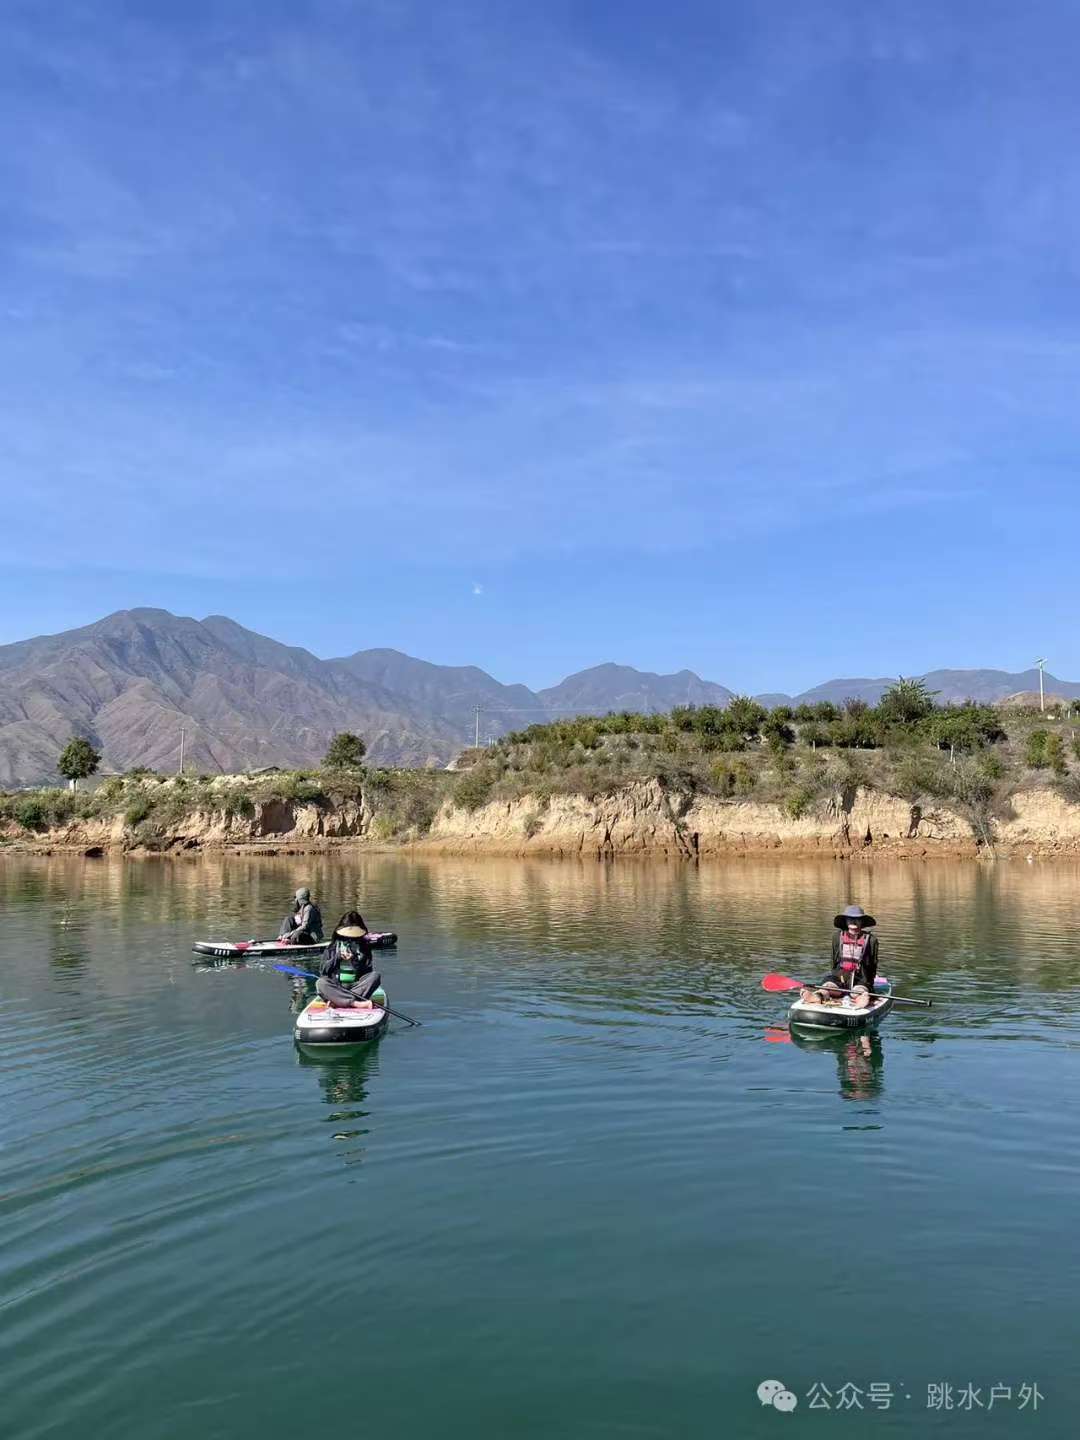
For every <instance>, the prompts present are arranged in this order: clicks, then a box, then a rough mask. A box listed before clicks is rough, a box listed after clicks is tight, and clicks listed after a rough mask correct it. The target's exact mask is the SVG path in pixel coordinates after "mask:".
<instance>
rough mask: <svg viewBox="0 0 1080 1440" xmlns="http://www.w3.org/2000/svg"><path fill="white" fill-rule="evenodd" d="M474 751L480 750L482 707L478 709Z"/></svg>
mask: <svg viewBox="0 0 1080 1440" xmlns="http://www.w3.org/2000/svg"><path fill="white" fill-rule="evenodd" d="M473 749H474V750H479V749H480V706H479V705H477V707H476V739H475V740H474V741H473Z"/></svg>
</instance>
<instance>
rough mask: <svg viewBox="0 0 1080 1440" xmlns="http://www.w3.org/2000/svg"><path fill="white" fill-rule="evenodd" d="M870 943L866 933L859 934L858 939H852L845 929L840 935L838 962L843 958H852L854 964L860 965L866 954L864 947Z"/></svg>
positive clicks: (843, 959)
mask: <svg viewBox="0 0 1080 1440" xmlns="http://www.w3.org/2000/svg"><path fill="white" fill-rule="evenodd" d="M869 944H870V936H869V934H868V933H864V934H861V935H860V936H859V937H858V939H855V940H853V939H852V938H851V936H850V935H849V934H848V932H847V931H846V930H845V931H843V932H842V934H841V936H840V963H841V964H843V962H844V961H845V960H854V962H855V964H856V965H861V964H862V962H863V957H864V955H865V954H866V947H867V946H868V945H869Z"/></svg>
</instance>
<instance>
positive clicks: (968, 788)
mask: <svg viewBox="0 0 1080 1440" xmlns="http://www.w3.org/2000/svg"><path fill="white" fill-rule="evenodd" d="M1078 723H1080V722H1078ZM468 758H469V759H470V760H471V761H472V762H473V763H472V764H471V765H470V767H469V769H468V770H467V771H466V772H465V774H464V775H463V776H462V777H461V779H460V780H459V781H458V783H457V790H456V799H457V803H458V804H460V805H461V806H462V807H463V808H465V809H475V808H477V807H478V806H479V805H482V804H483V803H485V802H486V801H488V800H493V799H499V800H512V799H515V798H520V797H522V796H526V795H534V796H538V797H541V798H543V797H546V796H550V795H553V794H568V793H578V794H584V795H586V796H589V797H593V798H597V797H599V796H602V795H608V794H612V793H614V792H615V791H617V790H619V789H621V788H622V787H623V786H625V785H628V784H632V783H634V782H636V781H642V780H655V781H657V782H659V783H660V784H661V785H663V786H665V787H666V788H668V789H669V790H670V791H672V792H679V793H680V794H682V795H683V796H689V795H709V796H714V797H716V798H718V799H722V800H731V801H736V800H740V799H754V800H757V801H764V802H771V803H774V804H777V805H779V806H780V807H781V808H782V809H783V810H784V811H785V813H786V814H788V815H789V816H791V817H792V818H799V817H800V816H804V815H808V814H813V813H815V812H818V811H820V810H822V809H823V807H825V806H829V807H832V808H833V809H834V810H835V809H836V807H837V806H838V804H839V805H844V804H850V801H851V797H852V796H853V795H854V792H855V790H856V789H857V788H859V787H860V786H863V787H869V788H872V789H877V790H880V791H881V792H882V793H885V794H892V795H898V796H901V797H902V798H905V799H907V800H908V801H910V803H911V804H913V805H915V804H920V803H921V804H924V805H925V804H927V803H934V802H940V803H942V804H945V805H948V807H949V808H950V809H952V810H954V811H955V812H956V813H958V814H960V815H961V816H962V817H963V818H965V819H966V820H967V821H968V823H969V824H970V826H971V829H972V832H973V834H974V835H975V836H976V838H977V839H978V840H980V841H981V842H989V841H990V839H991V838H992V828H993V821H994V819H995V818H998V817H1001V816H1003V815H1005V814H1007V813H1008V806H1009V797H1010V795H1011V794H1012V793H1014V792H1015V791H1016V790H1017V789H1019V788H1021V787H1023V786H1033V785H1047V784H1048V783H1049V784H1053V785H1054V786H1055V788H1057V789H1058V790H1059V791H1060V793H1062V794H1063V795H1066V796H1068V797H1069V798H1077V797H1080V773H1078V774H1076V775H1074V774H1073V773H1072V772H1071V770H1070V759H1071V760H1072V761H1074V762H1080V735H1078V734H1077V733H1076V730H1075V729H1074V727H1073V722H1072V718H1071V715H1068V714H1065V715H1062V714H1060V713H1058V712H1052V713H1050V714H1046V715H1040V713H1039V712H1038V711H1030V710H1002V709H998V708H996V707H994V706H989V705H979V704H975V703H973V702H968V703H965V704H961V705H946V706H938V705H935V704H934V701H933V697H932V696H930V695H929V694H928V693H927V692H926V690H925V688H924V686H923V685H922V683H921V682H919V681H909V680H902V681H899V682H898V683H897V684H896V685H894V686H893V687H892V689H891V690H890V691H889V692H887V693H886V695H885V696H884V697H883V699H882V701H881V703H880V704H879V705H876V706H870V705H867V704H866V703H865V702H863V701H861V700H849V701H847V702H846V703H845V704H843V705H839V706H838V705H833V704H830V703H827V702H825V703H821V704H817V705H803V706H799V707H798V708H796V709H791V708H788V707H781V708H779V709H776V710H772V711H767V710H765V709H764V708H763V707H762V706H760V705H759V704H757V702H756V701H754V700H753V699H751V698H749V697H746V696H740V697H737V698H736V699H735V700H733V701H732V703H731V704H730V705H729V706H727V707H726V708H724V709H719V708H717V707H714V706H700V707H693V706H685V707H680V708H677V709H675V710H673V711H672V712H671V713H670V714H669V715H640V714H634V713H631V712H622V713H619V714H612V715H606V716H603V717H600V718H594V717H585V718H580V719H574V720H561V721H556V722H554V723H552V724H548V725H532V726H529V728H528V729H526V730H522V731H519V732H517V733H515V734H512V735H508V736H507V737H506V738H505V739H504V740H502V741H500V742H499V743H497V744H496V745H493V746H491V747H489V748H488V749H487V750H484V751H481V752H472V753H471V754H470V756H469V757H468ZM1077 770H1078V772H1080V764H1078V765H1077ZM530 818H531V817H530Z"/></svg>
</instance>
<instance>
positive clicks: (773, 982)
mask: <svg viewBox="0 0 1080 1440" xmlns="http://www.w3.org/2000/svg"><path fill="white" fill-rule="evenodd" d="M761 988H762V989H763V990H768V991H770V992H773V993H776V994H779V993H782V992H783V991H785V990H803V989H807V990H816V989H817V988H818V987H817V986H816V985H807V983H806V981H805V980H792V978H791V976H790V975H777V974H775V973H774V974H771V975H766V976H765V978H764V980H762V982H761ZM875 993H876V994H878V995H881V994H883V993H884V992H883V991H880V990H879V991H877V992H875ZM892 1001H893V1004H894V1005H920V1006H922V1007H923V1008H924V1009H926V1010H929V1009H930V1008H931V1007H932V1006H933V1003H934V1002H933V1001H932V1000H909V999H908V997H907V996H906V995H894V996H893V997H892Z"/></svg>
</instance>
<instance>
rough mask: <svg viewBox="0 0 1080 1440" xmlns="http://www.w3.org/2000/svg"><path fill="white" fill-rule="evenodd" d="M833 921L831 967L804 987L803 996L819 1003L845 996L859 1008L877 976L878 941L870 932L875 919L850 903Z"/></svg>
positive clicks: (869, 994) (858, 906)
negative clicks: (815, 983)
mask: <svg viewBox="0 0 1080 1440" xmlns="http://www.w3.org/2000/svg"><path fill="white" fill-rule="evenodd" d="M833 924H834V925H835V926H836V929H835V930H834V931H833V941H832V962H833V968H832V969H831V970H830V971H829V973H828V975H826V976H825V979H824V980H823V981H822V982H821V984H820V985H819V986H817V987H816V989H811V988H809V987H808V988H807V989H804V990H803V992H802V998H803V999H804V1000H807V1001H809V1002H810V1003H811V1004H819V1005H821V1004H829V1003H833V1004H835V1003H836V1002H837V1001H839V1000H842V999H843V998H844V996H845V995H848V996H850V997H851V1003H852V1004H853V1005H854V1006H856V1007H857V1008H858V1009H860V1010H861V1009H863V1008H864V1007H865V1006H867V1005H869V1004H870V1000H871V997H872V996H873V993H874V981H875V980H876V979H877V968H878V942H877V936H876V935H872V934H871V933H870V932H871V931H872V930H873V928H874V926H875V925H876V924H877V921H876V920H875V919H874V917H873V916H872V915H867V913H866V911H865V910H864V909H863V908H862V906H861V905H849V906H848V907H847V909H846V910H843V911H841V913H840V914H839V915H837V917H836V919H835V920H834V921H833Z"/></svg>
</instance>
